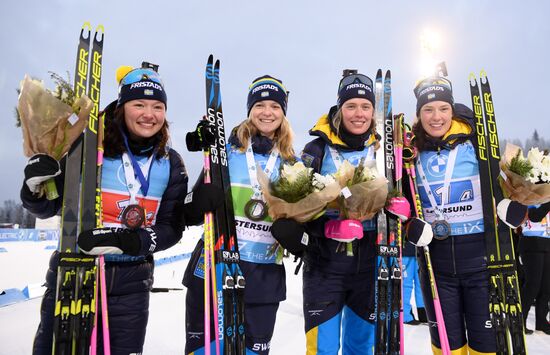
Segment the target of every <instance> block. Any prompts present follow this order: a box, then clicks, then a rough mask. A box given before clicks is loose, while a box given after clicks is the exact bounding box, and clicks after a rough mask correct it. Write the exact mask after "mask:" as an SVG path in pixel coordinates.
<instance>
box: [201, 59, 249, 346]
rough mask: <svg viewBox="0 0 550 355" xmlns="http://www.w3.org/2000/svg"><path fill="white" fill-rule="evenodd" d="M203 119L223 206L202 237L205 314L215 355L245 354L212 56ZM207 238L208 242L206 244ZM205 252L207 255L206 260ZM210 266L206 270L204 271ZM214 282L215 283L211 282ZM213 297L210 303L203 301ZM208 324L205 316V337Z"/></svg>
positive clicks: (217, 71) (240, 279) (216, 76)
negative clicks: (207, 126) (210, 317)
mask: <svg viewBox="0 0 550 355" xmlns="http://www.w3.org/2000/svg"><path fill="white" fill-rule="evenodd" d="M205 74H206V75H205V78H206V104H207V107H206V109H207V115H206V117H207V120H208V122H209V123H210V124H211V125H212V126H213V128H214V133H215V137H216V139H215V142H214V143H213V144H212V145H211V146H210V147H209V148H208V152H207V155H208V162H207V163H206V162H205V165H207V164H208V165H209V169H210V180H211V183H212V184H215V185H217V186H218V187H220V188H221V189H222V190H223V191H224V194H225V201H224V204H223V205H222V206H221V207H219V208H218V209H217V210H216V211H215V212H214V214H213V216H212V217H213V221H212V227H213V228H212V229H213V232H214V233H212V235H211V238H207V237H208V236H206V235H205V255H204V258H205V276H206V275H207V274H208V273H209V272H210V277H211V282H207V278H206V277H205V315H206V313H207V312H209V308H210V307H209V306H210V304H213V308H214V309H215V312H214V313H215V314H213V317H214V325H215V326H214V333H215V338H216V339H215V340H216V353H217V354H219V352H220V348H221V351H222V352H223V354H245V352H246V345H245V332H244V288H245V279H244V276H243V273H242V271H241V269H240V267H239V264H238V263H239V250H238V243H237V236H236V225H235V216H234V213H233V199H232V197H231V181H230V179H229V166H228V157H227V151H226V140H225V125H224V119H223V111H222V100H221V92H220V79H219V74H220V62H219V60H216V62H215V63H214V58H213V56H212V55H210V56H209V57H208V62H207V64H206V73H205ZM207 239H208V242H207ZM207 253H208V255H209V256H210V258H209V260H208V261H207ZM208 267H210V270H208ZM214 281H215V282H214ZM210 295H211V296H212V298H213V302H212V303H211V302H209V301H207V298H209V297H210ZM209 328H210V321H209V320H208V321H207V319H206V316H205V335H206V332H207V330H208V332H209ZM205 353H206V354H208V353H210V339H209V337H208V336H205Z"/></svg>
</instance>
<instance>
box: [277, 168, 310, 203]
mask: <svg viewBox="0 0 550 355" xmlns="http://www.w3.org/2000/svg"><path fill="white" fill-rule="evenodd" d="M312 180H313V170H312V169H309V171H308V170H303V171H301V172H300V173H299V174H297V175H296V176H295V178H294V181H292V182H291V181H289V180H288V179H286V178H284V177H280V178H279V179H278V180H277V181H274V182H272V183H271V194H272V195H273V196H275V197H278V198H280V199H282V200H284V201H286V202H289V203H294V202H298V201H300V200H301V199H303V198H304V197H306V196H307V195H309V194H310V193H312V192H313V184H312Z"/></svg>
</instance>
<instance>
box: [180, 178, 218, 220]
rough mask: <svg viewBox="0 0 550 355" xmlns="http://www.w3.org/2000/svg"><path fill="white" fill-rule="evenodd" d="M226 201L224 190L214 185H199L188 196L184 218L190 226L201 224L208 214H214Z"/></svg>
mask: <svg viewBox="0 0 550 355" xmlns="http://www.w3.org/2000/svg"><path fill="white" fill-rule="evenodd" d="M224 200H225V194H224V193H223V190H222V189H221V188H219V187H218V186H216V185H212V184H199V185H197V186H195V188H194V189H193V191H191V192H190V193H188V194H187V196H186V197H185V200H184V203H183V216H182V219H183V220H185V224H186V225H188V226H192V225H196V224H200V223H201V221H203V220H204V214H205V213H206V212H214V211H215V210H216V209H217V208H218V207H220V206H221V205H222V204H223V202H224Z"/></svg>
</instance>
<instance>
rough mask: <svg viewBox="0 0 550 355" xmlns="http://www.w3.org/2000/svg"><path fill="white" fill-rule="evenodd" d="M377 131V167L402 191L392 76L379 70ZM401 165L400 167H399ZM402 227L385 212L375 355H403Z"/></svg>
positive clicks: (380, 223)
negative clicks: (401, 354) (392, 97)
mask: <svg viewBox="0 0 550 355" xmlns="http://www.w3.org/2000/svg"><path fill="white" fill-rule="evenodd" d="M375 95H376V110H375V115H374V116H375V117H374V118H375V120H376V130H377V132H378V134H379V135H380V136H381V139H380V148H381V149H380V150H379V153H378V154H377V155H376V165H377V168H378V171H379V172H380V173H382V172H383V173H384V174H385V176H386V178H387V179H388V189H389V191H392V190H394V188H396V187H397V188H398V187H399V186H400V183H399V184H398V186H396V184H395V181H396V177H397V176H399V177H400V174H397V175H396V173H397V169H396V159H395V157H396V154H395V149H394V122H393V116H392V100H391V74H390V71H387V72H386V75H385V78H384V80H383V81H382V70H380V69H379V70H378V72H377V74H376V81H375ZM399 165H400V164H399ZM400 228H401V223H400V222H399V221H398V218H397V217H395V216H393V215H390V214H386V213H385V211H384V210H383V209H382V210H381V211H380V212H379V213H378V217H377V230H378V237H377V242H376V244H377V246H376V250H377V262H376V275H375V299H374V303H375V304H374V307H375V316H376V335H375V344H374V348H375V350H374V352H375V354H377V355H378V354H384V355H386V354H400V353H403V345H404V344H403V315H402V305H401V253H400V251H401V248H400V244H401V241H400V237H401V232H400Z"/></svg>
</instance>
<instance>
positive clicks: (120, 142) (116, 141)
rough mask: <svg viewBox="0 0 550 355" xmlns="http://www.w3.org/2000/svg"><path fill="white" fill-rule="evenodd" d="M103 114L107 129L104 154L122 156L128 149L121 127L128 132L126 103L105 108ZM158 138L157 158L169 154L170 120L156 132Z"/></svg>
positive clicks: (105, 130)
mask: <svg viewBox="0 0 550 355" xmlns="http://www.w3.org/2000/svg"><path fill="white" fill-rule="evenodd" d="M101 114H105V129H104V132H105V134H104V138H103V142H104V144H103V149H104V155H105V157H108V158H114V157H117V156H121V155H122V153H124V152H125V151H126V146H125V145H124V138H123V137H122V133H121V132H120V129H121V128H122V129H123V130H124V131H125V132H128V128H127V127H126V122H125V121H124V105H123V106H120V107H117V108H115V109H114V110H113V111H111V110H109V107H107V108H106V109H105V111H103V112H102V113H101ZM156 138H157V141H158V143H157V159H158V158H161V157H164V156H166V155H167V154H168V152H167V150H166V145H167V144H168V138H169V133H168V121H167V120H164V125H163V126H162V128H161V130H160V131H158V133H157V134H156Z"/></svg>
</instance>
